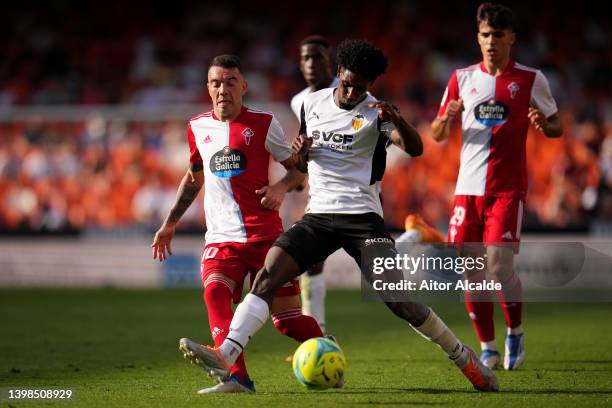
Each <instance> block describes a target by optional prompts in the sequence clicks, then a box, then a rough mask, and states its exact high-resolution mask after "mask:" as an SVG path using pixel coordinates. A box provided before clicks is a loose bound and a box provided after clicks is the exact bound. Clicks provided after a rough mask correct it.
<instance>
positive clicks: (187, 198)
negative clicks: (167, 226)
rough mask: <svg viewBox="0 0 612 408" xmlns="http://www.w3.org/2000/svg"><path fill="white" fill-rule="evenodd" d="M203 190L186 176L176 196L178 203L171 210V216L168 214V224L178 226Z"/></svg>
mask: <svg viewBox="0 0 612 408" xmlns="http://www.w3.org/2000/svg"><path fill="white" fill-rule="evenodd" d="M201 188H202V187H201V186H199V185H198V184H196V183H194V182H193V181H192V180H191V178H190V177H189V175H188V174H187V175H185V177H184V178H183V181H182V182H181V185H180V187H179V190H178V193H177V194H176V201H175V202H174V205H173V206H172V209H171V210H170V214H168V218H167V219H166V222H170V223H172V224H176V223H177V222H178V220H180V219H181V217H182V216H183V214H185V211H187V208H189V206H190V205H191V203H193V200H195V198H196V197H197V196H198V193H199V192H200V189H201Z"/></svg>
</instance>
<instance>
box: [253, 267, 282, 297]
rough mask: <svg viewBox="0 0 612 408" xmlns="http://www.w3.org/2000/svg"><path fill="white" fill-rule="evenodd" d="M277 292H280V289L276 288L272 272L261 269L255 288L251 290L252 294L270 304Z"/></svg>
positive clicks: (254, 284)
mask: <svg viewBox="0 0 612 408" xmlns="http://www.w3.org/2000/svg"><path fill="white" fill-rule="evenodd" d="M279 287H280V286H279ZM276 290H278V287H276V286H275V284H274V281H273V280H272V278H271V277H270V272H269V271H268V269H266V268H263V269H261V270H260V271H259V272H258V273H257V276H256V277H255V281H254V282H253V287H252V288H251V293H252V294H254V295H255V296H257V297H260V298H262V299H265V300H266V301H268V303H270V302H271V301H272V298H273V297H274V292H276Z"/></svg>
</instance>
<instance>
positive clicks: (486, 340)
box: [448, 195, 500, 368]
mask: <svg viewBox="0 0 612 408" xmlns="http://www.w3.org/2000/svg"><path fill="white" fill-rule="evenodd" d="M484 204H485V203H484V198H483V197H478V196H464V195H458V196H456V197H455V202H454V205H453V213H452V216H451V218H450V221H449V226H448V241H449V242H452V243H455V244H457V245H458V246H457V249H458V250H459V251H460V252H461V254H462V256H471V257H478V256H481V255H482V246H481V245H480V244H479V243H480V242H482V240H483V234H484V228H485V224H484V208H485V205H484ZM466 278H467V279H468V280H469V281H474V282H476V281H481V280H482V279H484V278H485V271H478V270H476V271H472V273H471V274H468V275H467V276H466ZM464 295H465V308H466V309H467V312H468V315H469V316H470V319H471V321H472V324H473V325H474V330H475V331H476V335H477V336H478V340H479V341H480V348H481V349H482V355H481V361H482V362H483V363H484V364H485V365H486V366H487V367H489V368H496V367H497V366H498V365H499V362H500V355H499V352H498V351H497V344H496V342H495V323H494V320H493V311H494V305H493V302H492V301H491V297H492V294H491V293H490V292H489V291H466V292H465V293H464Z"/></svg>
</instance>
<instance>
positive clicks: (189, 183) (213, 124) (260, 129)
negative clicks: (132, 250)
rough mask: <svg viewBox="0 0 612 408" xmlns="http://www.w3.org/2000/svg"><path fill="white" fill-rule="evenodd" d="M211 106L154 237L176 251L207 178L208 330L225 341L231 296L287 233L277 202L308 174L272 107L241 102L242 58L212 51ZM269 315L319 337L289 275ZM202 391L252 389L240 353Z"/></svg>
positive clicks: (196, 122) (285, 328)
mask: <svg viewBox="0 0 612 408" xmlns="http://www.w3.org/2000/svg"><path fill="white" fill-rule="evenodd" d="M207 85H208V91H209V93H210V97H211V98H212V103H213V110H212V111H208V112H205V113H202V114H201V115H199V116H196V117H194V118H192V119H191V120H190V121H189V124H188V125H187V136H188V140H189V148H190V167H189V170H188V171H187V174H185V176H184V177H183V180H182V181H181V184H180V186H179V190H178V194H177V197H176V202H175V204H174V206H173V208H172V209H171V211H170V213H169V214H168V216H167V218H166V220H165V221H164V223H163V225H162V226H161V228H160V229H159V230H158V231H157V233H156V234H155V238H154V240H153V244H152V245H151V246H152V247H153V257H154V258H158V259H159V260H160V261H163V260H165V259H166V258H167V257H168V256H169V255H171V254H172V250H171V245H170V243H171V241H172V238H173V236H174V233H175V226H176V223H177V222H178V221H179V219H180V218H181V216H182V215H183V213H184V212H185V210H186V209H187V208H188V207H189V206H190V205H191V203H192V202H193V200H194V199H195V198H196V196H197V195H198V193H199V191H200V189H201V187H202V186H203V185H204V186H205V190H206V194H205V196H204V208H205V214H206V227H207V231H206V246H205V248H204V251H203V255H202V262H201V277H202V283H203V285H204V301H205V304H206V308H207V310H208V320H209V324H210V331H211V334H212V338H213V340H214V342H215V344H221V342H223V340H224V339H225V337H226V336H227V334H228V331H229V324H230V321H231V319H232V316H233V313H232V309H231V303H232V300H233V301H234V303H238V301H239V300H240V297H241V295H242V284H243V281H244V279H245V277H246V276H247V274H249V273H251V277H254V274H255V272H256V271H257V270H259V269H260V268H261V267H262V266H263V261H264V258H265V255H266V253H267V251H268V249H269V248H270V246H271V245H272V243H273V242H274V240H275V239H276V238H277V237H278V235H279V234H280V233H281V232H282V226H281V220H280V217H279V215H278V209H279V207H280V205H281V203H282V201H283V198H284V195H285V193H286V192H287V191H289V190H291V189H293V188H295V187H296V186H298V185H300V184H301V183H302V182H303V180H304V175H303V174H302V172H300V171H298V170H297V169H296V168H295V167H294V166H293V158H292V154H291V148H290V146H289V143H288V141H287V140H286V138H285V135H284V133H283V130H282V127H281V126H280V124H279V123H278V121H277V120H276V118H275V117H274V115H273V114H271V113H267V112H261V111H257V110H253V109H250V108H248V107H246V106H243V104H242V98H243V96H244V94H245V93H246V91H247V82H246V80H245V79H244V77H243V75H242V70H241V64H240V60H239V59H238V57H236V56H233V55H220V56H217V57H215V58H214V59H213V60H212V63H211V64H210V67H209V70H208V83H207ZM270 155H272V157H273V158H274V160H276V161H278V162H280V163H281V164H282V165H283V166H284V167H285V168H286V169H287V173H286V175H285V176H284V177H283V178H282V179H281V180H280V181H278V182H277V183H274V184H272V185H268V183H269V181H268V168H269V157H270ZM271 310H272V319H273V321H274V325H275V326H276V328H277V329H278V330H279V331H280V332H281V333H283V334H285V335H287V336H289V337H292V338H294V339H295V340H297V341H299V342H302V341H305V340H307V339H309V338H312V337H319V336H322V333H321V330H320V329H319V326H318V325H317V323H316V321H315V320H314V319H313V318H312V317H310V316H304V315H302V314H301V310H300V307H299V285H298V283H297V281H296V280H293V281H290V282H288V283H287V284H286V285H284V286H283V287H282V288H279V290H278V291H277V292H276V293H275V299H274V301H273V302H272V309H271ZM219 380H220V382H219V384H217V385H216V386H214V387H211V388H207V389H203V390H200V391H199V393H228V392H254V391H255V388H254V385H253V382H252V381H251V380H250V378H249V376H248V373H247V371H246V366H245V362H244V358H243V356H242V355H241V356H239V357H238V358H237V359H236V361H235V363H234V364H233V366H232V367H231V370H230V372H229V374H228V376H227V377H225V378H221V379H219Z"/></svg>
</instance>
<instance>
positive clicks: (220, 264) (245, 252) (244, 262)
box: [200, 241, 300, 303]
mask: <svg viewBox="0 0 612 408" xmlns="http://www.w3.org/2000/svg"><path fill="white" fill-rule="evenodd" d="M273 243H274V241H258V242H247V243H239V242H220V243H214V244H209V245H206V246H205V247H204V252H203V253H202V261H201V267H200V276H201V278H202V284H203V285H206V279H207V278H208V276H209V275H210V274H212V273H218V274H221V275H223V276H226V277H228V278H230V279H232V280H233V281H234V282H236V287H235V288H234V292H233V300H234V303H238V302H240V298H241V297H242V287H243V283H244V279H245V278H246V276H247V275H248V274H250V276H251V278H250V279H251V285H253V281H254V280H255V275H257V272H259V270H260V269H261V268H262V267H263V265H264V261H265V259H266V254H267V253H268V250H269V249H270V247H271V246H272V244H273ZM215 280H218V281H219V282H220V283H224V284H228V283H227V282H226V281H224V280H223V279H222V278H219V279H215ZM228 285H229V284H228ZM299 294H300V284H299V282H298V280H297V279H294V280H292V281H291V282H287V283H286V284H285V285H283V287H281V288H280V289H279V290H278V291H276V294H275V296H276V297H284V296H294V295H299Z"/></svg>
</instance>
